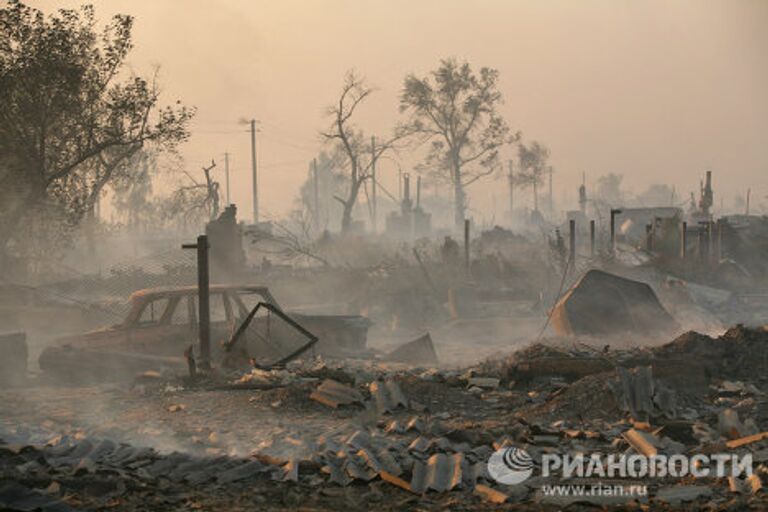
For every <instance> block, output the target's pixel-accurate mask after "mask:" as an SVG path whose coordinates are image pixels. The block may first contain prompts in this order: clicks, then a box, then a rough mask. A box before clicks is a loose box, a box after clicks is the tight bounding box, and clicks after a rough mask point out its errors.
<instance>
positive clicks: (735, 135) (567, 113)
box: [33, 0, 768, 220]
mask: <svg viewBox="0 0 768 512" xmlns="http://www.w3.org/2000/svg"><path fill="white" fill-rule="evenodd" d="M80 3H81V2H79V1H41V2H33V5H34V6H36V7H40V8H42V9H44V10H46V11H49V10H52V9H55V8H57V7H74V6H77V5H79V4H80ZM96 7H97V9H96V14H97V16H98V17H99V19H100V20H102V21H104V20H106V19H107V18H108V17H109V16H111V15H112V14H115V13H127V14H131V15H133V16H135V17H136V22H135V37H134V41H135V43H136V46H135V49H134V51H133V52H132V53H131V54H130V56H129V62H130V64H131V66H132V67H133V68H134V69H136V70H137V71H139V72H141V73H143V74H146V73H147V72H149V71H151V69H152V66H153V65H160V66H161V83H162V86H163V93H164V99H165V101H166V102H167V101H170V100H172V99H176V98H178V99H181V100H182V101H183V102H185V103H186V104H190V105H195V106H196V107H197V108H198V115H197V117H196V119H195V122H194V124H193V126H192V134H193V136H192V138H191V140H190V141H189V143H188V144H186V145H185V146H184V147H183V149H182V152H183V154H184V156H185V158H186V162H187V166H188V168H190V169H194V170H199V168H200V167H201V166H202V165H203V164H206V163H208V162H210V160H211V158H212V157H213V158H215V159H216V161H217V162H219V164H220V167H219V170H221V169H223V165H221V164H223V153H224V152H225V151H228V152H229V153H230V154H231V165H232V199H233V201H234V202H236V203H237V204H238V205H239V206H240V207H241V212H242V216H243V217H244V218H247V217H249V212H250V211H251V202H250V163H249V157H250V148H249V140H250V139H249V136H248V134H247V133H246V132H245V129H246V128H247V127H246V126H244V125H240V124H238V120H240V119H243V118H245V119H250V118H251V117H254V118H256V119H259V120H260V121H261V125H260V130H261V131H260V133H259V137H258V139H259V140H258V153H259V165H260V178H259V179H260V183H259V184H260V187H261V207H262V210H263V211H264V213H265V214H267V215H269V214H272V215H282V214H285V213H286V212H287V211H288V210H289V209H290V208H291V205H292V203H293V200H294V198H295V196H296V191H297V188H298V186H299V185H300V183H301V182H302V181H303V179H304V178H305V177H306V172H307V166H308V161H309V160H310V159H311V158H312V157H313V156H315V155H316V153H317V151H318V150H319V148H320V142H319V137H318V135H317V133H318V131H319V130H320V129H321V128H323V127H325V125H326V124H327V120H326V119H325V118H324V113H325V109H326V107H327V106H328V104H330V103H331V102H333V101H334V100H335V99H336V98H337V97H338V92H339V89H340V87H341V84H342V80H343V76H344V73H345V72H346V71H347V70H348V69H349V68H352V67H354V68H356V69H357V70H358V71H359V72H360V73H361V74H362V75H364V76H365V77H366V78H367V80H368V81H369V82H370V83H371V84H372V85H374V86H375V87H376V89H377V90H376V93H375V95H374V96H372V98H371V100H370V101H369V103H368V104H366V105H365V106H364V112H361V114H363V115H362V116H361V118H360V124H361V125H362V126H363V127H364V128H366V130H368V131H370V132H372V133H376V134H381V135H385V134H386V133H388V132H389V131H390V130H391V129H392V127H393V126H394V125H395V123H396V122H397V121H398V119H399V118H400V116H399V114H398V110H397V100H398V94H399V90H400V88H401V86H402V81H403V77H404V76H405V75H406V74H407V73H411V72H414V73H417V74H419V75H423V74H425V73H427V72H428V71H430V70H432V69H434V68H435V67H436V66H437V64H438V61H439V59H441V58H444V57H450V56H455V57H458V58H460V59H466V60H468V61H469V62H470V63H471V64H472V65H473V66H474V67H476V68H477V67H480V66H490V67H494V68H497V69H498V70H499V71H500V89H501V91H502V92H503V94H504V96H505V100H506V101H505V105H504V107H503V114H504V115H505V117H506V119H507V120H508V122H509V124H510V125H511V127H512V128H513V129H514V130H521V131H522V133H523V137H524V139H525V140H532V139H535V140H540V141H541V142H543V143H544V144H546V145H547V146H548V147H549V148H550V149H551V151H552V157H551V163H552V165H554V167H555V169H556V175H555V198H556V199H558V200H561V199H564V198H565V199H567V200H568V202H567V203H561V204H560V205H559V206H560V208H562V209H573V208H575V207H576V187H577V186H578V184H579V183H580V182H581V176H582V173H583V172H586V174H587V184H588V185H589V183H590V182H591V181H593V180H595V179H596V178H597V177H598V176H600V175H602V174H606V173H609V172H615V173H621V174H624V176H625V179H624V183H625V185H626V186H627V187H628V188H630V189H632V190H634V191H636V192H640V191H641V190H642V189H644V188H645V187H646V186H647V185H649V184H651V183H659V182H664V183H669V184H670V185H674V186H675V187H676V189H677V191H678V192H679V196H680V197H682V198H687V197H688V194H689V192H691V191H695V190H697V188H698V180H699V179H700V177H701V175H702V174H703V173H704V171H705V170H712V171H713V172H714V176H715V178H714V186H715V191H716V194H717V195H718V197H716V198H715V205H716V207H719V206H720V200H721V198H724V201H725V206H726V208H728V206H729V204H730V203H732V202H733V198H734V197H735V196H736V195H737V194H738V195H744V194H745V191H746V189H747V188H748V187H751V188H752V197H753V201H754V203H753V204H757V203H759V202H761V201H765V199H764V198H765V196H766V195H768V187H766V185H765V184H764V183H762V181H763V179H764V177H765V175H766V170H768V150H766V148H767V147H768V144H766V134H768V95H766V91H767V90H768V60H767V59H766V50H767V49H768V32H766V31H765V26H766V22H768V3H767V2H764V1H761V0H755V1H738V2H733V1H673V2H670V1H666V0H652V1H615V0H602V1H598V0H592V1H580V2H572V1H548V2H541V1H539V0H530V1H514V2H513V1H506V0H499V1H490V0H486V1H479V2H468V1H454V0H448V1H445V0H440V1H438V0H431V1H419V2H411V1H407V0H391V1H386V2H385V1H353V0H346V1H345V0H327V1H322V2H319V1H279V2H278V1H271V2H266V1H246V0H242V1H234V0H228V1H221V2H215V3H211V2H204V1H198V0H190V1H185V2H183V3H178V2H157V1H153V0H108V1H101V2H98V3H97V6H96ZM506 152H507V154H508V155H509V156H510V157H511V155H512V154H513V150H512V148H509V149H508V150H506ZM506 156H507V155H504V158H505V159H506ZM417 162H418V159H417V158H411V159H409V158H408V157H404V158H403V164H404V167H405V168H411V167H412V166H413V165H415V164H416V163H417ZM383 167H384V169H383V171H382V173H381V174H384V177H383V178H382V181H383V183H384V184H385V186H387V187H388V188H389V189H390V190H392V189H396V187H397V185H396V168H395V167H394V165H392V164H390V163H384V164H383ZM502 183H504V182H502V181H494V180H487V181H485V182H479V183H477V184H475V185H473V186H472V188H471V189H470V191H469V195H470V206H471V207H472V208H473V209H474V210H475V211H478V212H479V213H481V214H483V215H484V216H485V218H486V219H488V220H490V219H491V216H493V215H494V213H495V218H496V219H499V218H501V217H502V216H503V215H504V210H505V205H506V200H507V199H506V194H505V188H504V187H503V186H501V184H502ZM526 196H527V194H525V193H523V195H522V197H523V198H524V200H528V199H527V197H526ZM494 209H495V212H494Z"/></svg>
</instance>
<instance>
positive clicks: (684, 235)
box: [680, 221, 688, 261]
mask: <svg viewBox="0 0 768 512" xmlns="http://www.w3.org/2000/svg"><path fill="white" fill-rule="evenodd" d="M687 251H688V223H687V222H685V221H683V225H682V229H681V230H680V259H682V260H683V261H685V258H686V256H687Z"/></svg>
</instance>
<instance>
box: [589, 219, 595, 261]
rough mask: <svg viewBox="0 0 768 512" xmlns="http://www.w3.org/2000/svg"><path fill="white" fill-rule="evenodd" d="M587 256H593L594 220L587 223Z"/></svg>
mask: <svg viewBox="0 0 768 512" xmlns="http://www.w3.org/2000/svg"><path fill="white" fill-rule="evenodd" d="M589 255H590V256H592V257H594V256H595V220H594V219H592V220H591V221H589Z"/></svg>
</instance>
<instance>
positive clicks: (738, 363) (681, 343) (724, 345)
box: [652, 325, 768, 380]
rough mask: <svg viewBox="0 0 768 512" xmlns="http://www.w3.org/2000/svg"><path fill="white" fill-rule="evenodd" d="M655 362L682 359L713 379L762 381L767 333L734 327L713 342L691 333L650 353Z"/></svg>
mask: <svg viewBox="0 0 768 512" xmlns="http://www.w3.org/2000/svg"><path fill="white" fill-rule="evenodd" d="M652 354H653V357H654V358H657V359H663V358H680V357H685V359H686V360H688V361H689V362H690V363H691V365H692V366H694V365H700V366H701V367H702V368H704V369H705V371H706V372H707V373H708V374H709V375H711V376H713V377H721V378H749V379H758V380H764V379H765V378H766V377H765V369H766V368H768V331H766V330H765V328H763V327H760V328H751V327H745V326H743V325H737V326H735V327H732V328H730V329H728V330H727V331H726V332H725V333H724V334H723V335H722V336H719V337H717V338H712V337H710V336H707V335H705V334H700V333H697V332H695V331H690V332H687V333H684V334H682V335H680V336H678V337H677V338H676V339H675V340H673V341H671V342H670V343H667V344H666V345H662V346H660V347H658V348H656V349H653V350H652Z"/></svg>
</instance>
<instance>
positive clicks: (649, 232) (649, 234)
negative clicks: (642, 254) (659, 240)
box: [645, 224, 653, 252]
mask: <svg viewBox="0 0 768 512" xmlns="http://www.w3.org/2000/svg"><path fill="white" fill-rule="evenodd" d="M645 250H646V251H648V252H651V251H653V224H646V225H645Z"/></svg>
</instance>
